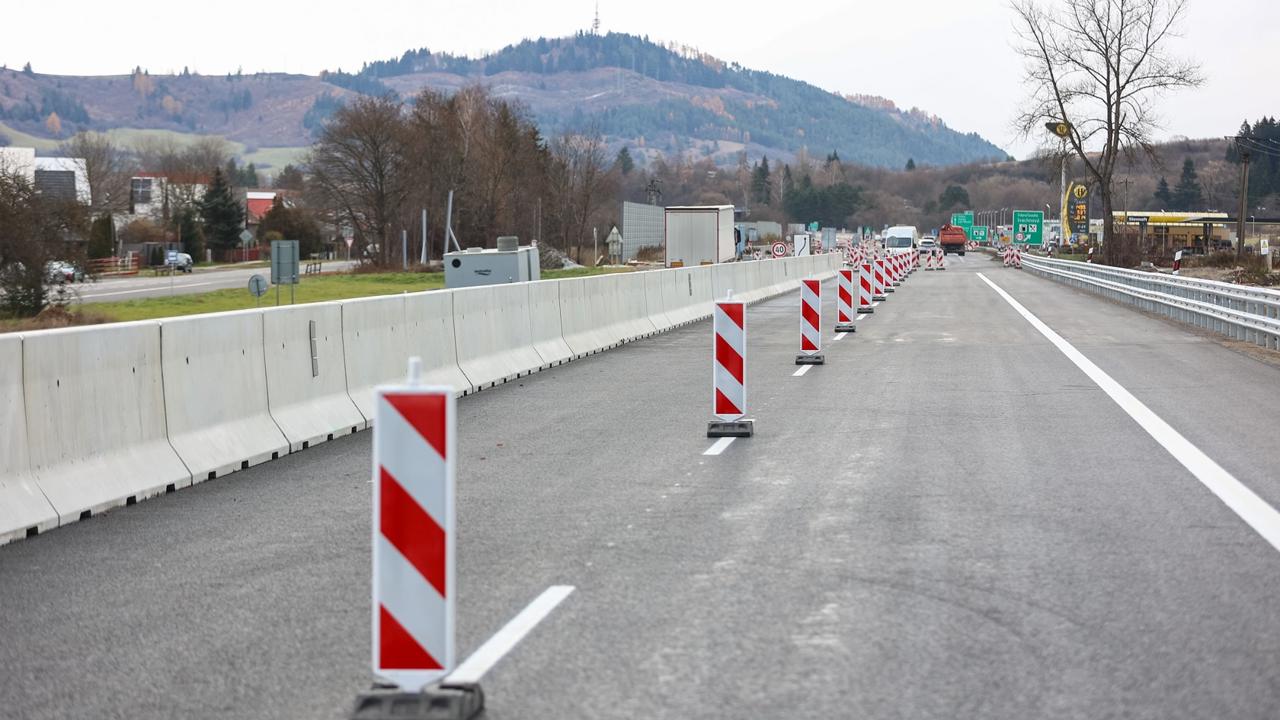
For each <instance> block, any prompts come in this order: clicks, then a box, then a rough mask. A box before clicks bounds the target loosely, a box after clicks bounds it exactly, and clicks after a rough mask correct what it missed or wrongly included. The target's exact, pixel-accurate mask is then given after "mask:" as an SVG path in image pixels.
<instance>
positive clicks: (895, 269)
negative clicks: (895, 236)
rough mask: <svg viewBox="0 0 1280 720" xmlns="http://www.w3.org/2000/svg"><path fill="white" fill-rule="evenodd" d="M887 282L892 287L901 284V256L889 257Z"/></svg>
mask: <svg viewBox="0 0 1280 720" xmlns="http://www.w3.org/2000/svg"><path fill="white" fill-rule="evenodd" d="M889 281H890V282H892V283H893V284H894V286H895V287H896V286H899V285H901V284H902V255H901V254H893V255H890V256H889Z"/></svg>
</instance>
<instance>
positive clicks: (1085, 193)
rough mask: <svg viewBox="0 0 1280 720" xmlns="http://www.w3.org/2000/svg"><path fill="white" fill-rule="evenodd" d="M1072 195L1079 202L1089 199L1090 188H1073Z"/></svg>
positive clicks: (1079, 186) (1086, 186)
mask: <svg viewBox="0 0 1280 720" xmlns="http://www.w3.org/2000/svg"><path fill="white" fill-rule="evenodd" d="M1071 194H1072V195H1075V196H1076V199H1077V200H1083V199H1085V198H1087V197H1089V186H1088V185H1080V184H1077V185H1076V186H1075V187H1073V188H1071Z"/></svg>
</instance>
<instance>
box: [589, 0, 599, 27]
mask: <svg viewBox="0 0 1280 720" xmlns="http://www.w3.org/2000/svg"><path fill="white" fill-rule="evenodd" d="M591 34H592V35H599V34H600V3H599V2H597V3H596V19H595V20H592V21H591Z"/></svg>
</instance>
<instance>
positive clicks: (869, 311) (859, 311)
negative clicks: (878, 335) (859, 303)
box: [858, 307, 876, 315]
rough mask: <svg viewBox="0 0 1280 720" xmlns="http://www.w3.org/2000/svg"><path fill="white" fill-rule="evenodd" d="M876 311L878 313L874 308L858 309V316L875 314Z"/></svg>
mask: <svg viewBox="0 0 1280 720" xmlns="http://www.w3.org/2000/svg"><path fill="white" fill-rule="evenodd" d="M875 311H876V309H875V308H873V307H860V308H858V314H859V315H862V314H864V313H873V312H875Z"/></svg>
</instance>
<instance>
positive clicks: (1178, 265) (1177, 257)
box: [1173, 250, 1182, 275]
mask: <svg viewBox="0 0 1280 720" xmlns="http://www.w3.org/2000/svg"><path fill="white" fill-rule="evenodd" d="M1180 270H1182V251H1181V250H1179V251H1178V252H1176V253H1174V254H1173V274H1174V275H1177V274H1178V271H1180Z"/></svg>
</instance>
